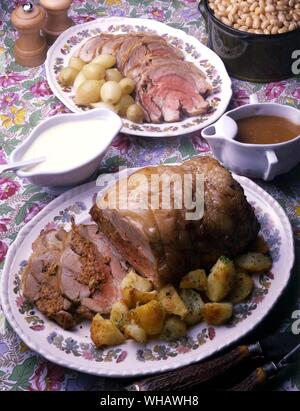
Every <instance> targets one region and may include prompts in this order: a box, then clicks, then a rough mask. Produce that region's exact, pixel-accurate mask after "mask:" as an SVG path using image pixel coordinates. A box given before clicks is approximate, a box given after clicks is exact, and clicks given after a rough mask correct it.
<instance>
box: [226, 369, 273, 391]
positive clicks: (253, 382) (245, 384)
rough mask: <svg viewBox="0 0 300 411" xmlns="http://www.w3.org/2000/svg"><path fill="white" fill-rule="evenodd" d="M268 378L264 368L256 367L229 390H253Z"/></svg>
mask: <svg viewBox="0 0 300 411" xmlns="http://www.w3.org/2000/svg"><path fill="white" fill-rule="evenodd" d="M266 379H267V376H266V372H265V370H264V369H263V368H256V370H254V371H253V372H252V373H251V374H250V375H249V376H248V377H247V378H245V379H244V380H243V381H241V382H240V383H238V384H237V385H235V386H234V387H232V388H230V389H229V390H228V391H252V390H254V389H255V388H257V387H258V386H259V385H262V384H263V383H264V382H265V381H266Z"/></svg>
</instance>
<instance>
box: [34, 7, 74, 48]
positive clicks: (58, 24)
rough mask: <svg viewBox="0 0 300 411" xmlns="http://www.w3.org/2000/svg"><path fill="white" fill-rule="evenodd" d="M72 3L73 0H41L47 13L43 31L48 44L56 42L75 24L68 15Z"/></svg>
mask: <svg viewBox="0 0 300 411" xmlns="http://www.w3.org/2000/svg"><path fill="white" fill-rule="evenodd" d="M71 3H72V0H40V4H41V6H43V7H44V9H45V10H46V13H47V18H46V24H45V26H44V28H43V32H44V35H45V37H46V41H47V43H48V44H52V43H54V41H55V40H56V39H57V37H58V36H59V35H60V34H61V33H62V32H63V31H65V30H66V29H67V28H69V27H70V26H72V25H73V24H74V23H73V21H72V20H71V19H70V18H69V17H68V10H69V8H70V6H71Z"/></svg>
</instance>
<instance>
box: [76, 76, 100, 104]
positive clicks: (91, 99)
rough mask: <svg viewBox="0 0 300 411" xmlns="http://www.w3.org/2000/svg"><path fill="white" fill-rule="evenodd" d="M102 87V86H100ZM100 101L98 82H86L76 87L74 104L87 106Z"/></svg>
mask: <svg viewBox="0 0 300 411" xmlns="http://www.w3.org/2000/svg"><path fill="white" fill-rule="evenodd" d="M102 87H103V86H102ZM99 100H100V82H99V80H86V81H84V82H83V83H82V84H80V86H79V87H78V89H77V91H76V94H75V99H74V101H75V103H76V104H79V105H87V104H90V103H96V102H97V101H99Z"/></svg>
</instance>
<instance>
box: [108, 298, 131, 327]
mask: <svg viewBox="0 0 300 411" xmlns="http://www.w3.org/2000/svg"><path fill="white" fill-rule="evenodd" d="M128 316H129V308H128V307H127V305H126V304H125V302H124V301H117V302H115V303H114V304H113V306H112V308H111V312H110V321H111V322H112V323H113V324H115V326H117V327H118V328H119V329H122V328H123V327H124V326H125V325H126V324H127V322H128V319H129V317H128Z"/></svg>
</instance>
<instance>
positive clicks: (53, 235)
mask: <svg viewBox="0 0 300 411" xmlns="http://www.w3.org/2000/svg"><path fill="white" fill-rule="evenodd" d="M126 272H127V270H126V265H125V263H124V262H123V263H122V259H121V258H120V256H118V255H117V254H116V252H115V251H114V250H112V247H111V245H110V244H109V242H108V240H107V239H106V238H105V236H104V235H103V234H102V235H101V234H99V233H98V227H97V226H96V225H95V224H92V225H79V226H76V225H75V224H73V226H72V230H71V231H70V232H66V231H65V230H63V229H60V230H48V231H42V232H41V234H40V236H39V237H38V239H37V240H36V241H35V242H34V244H33V253H32V255H31V257H30V259H29V262H28V264H27V266H26V267H25V269H24V270H23V276H22V278H23V293H24V296H25V297H26V298H28V300H29V301H30V302H31V303H32V304H34V305H36V306H37V308H38V309H39V310H40V311H41V312H42V313H43V314H45V315H46V316H47V317H49V318H51V319H53V320H55V321H56V322H57V323H58V324H60V325H61V326H62V327H63V328H65V329H71V328H73V327H74V326H75V325H76V323H78V322H79V321H81V320H82V319H83V318H88V319H91V318H92V317H93V315H94V314H95V313H97V312H100V313H102V314H107V313H109V311H110V309H111V306H112V304H113V303H114V302H115V301H117V300H118V299H119V297H120V284H121V281H122V279H123V277H124V276H125V275H126Z"/></svg>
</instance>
